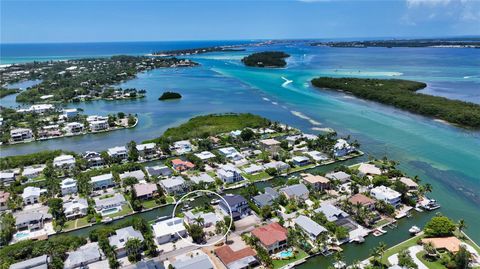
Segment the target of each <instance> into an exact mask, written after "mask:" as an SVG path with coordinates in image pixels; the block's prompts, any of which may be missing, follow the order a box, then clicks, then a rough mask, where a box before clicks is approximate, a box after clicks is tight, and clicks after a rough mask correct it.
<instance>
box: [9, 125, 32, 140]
mask: <svg viewBox="0 0 480 269" xmlns="http://www.w3.org/2000/svg"><path fill="white" fill-rule="evenodd" d="M10 138H11V139H12V141H13V142H21V141H27V140H31V139H33V132H32V130H30V129H28V128H16V129H12V130H10Z"/></svg>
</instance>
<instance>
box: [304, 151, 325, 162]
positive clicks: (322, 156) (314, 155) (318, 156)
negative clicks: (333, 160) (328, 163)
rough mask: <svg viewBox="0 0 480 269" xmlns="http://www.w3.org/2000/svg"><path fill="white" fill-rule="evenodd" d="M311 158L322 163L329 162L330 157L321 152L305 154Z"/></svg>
mask: <svg viewBox="0 0 480 269" xmlns="http://www.w3.org/2000/svg"><path fill="white" fill-rule="evenodd" d="M305 154H307V155H308V156H309V157H310V158H312V159H313V160H314V161H316V162H321V161H325V160H328V156H327V155H326V154H324V153H321V152H320V151H317V150H313V151H308V152H305Z"/></svg>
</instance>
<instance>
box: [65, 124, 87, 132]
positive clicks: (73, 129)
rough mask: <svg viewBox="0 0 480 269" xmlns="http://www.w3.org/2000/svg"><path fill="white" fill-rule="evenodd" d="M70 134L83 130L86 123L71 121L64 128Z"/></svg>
mask: <svg viewBox="0 0 480 269" xmlns="http://www.w3.org/2000/svg"><path fill="white" fill-rule="evenodd" d="M63 129H64V130H65V132H67V133H68V134H79V133H81V132H83V129H84V125H83V124H82V123H80V122H69V123H67V124H66V125H65V127H64V128H63Z"/></svg>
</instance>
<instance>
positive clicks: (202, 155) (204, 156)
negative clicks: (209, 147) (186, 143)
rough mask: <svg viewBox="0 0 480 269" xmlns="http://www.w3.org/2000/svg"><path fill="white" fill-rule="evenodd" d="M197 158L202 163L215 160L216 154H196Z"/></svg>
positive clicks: (203, 152) (204, 152) (208, 152)
mask: <svg viewBox="0 0 480 269" xmlns="http://www.w3.org/2000/svg"><path fill="white" fill-rule="evenodd" d="M195 156H197V157H198V158H199V159H200V160H202V161H206V160H208V159H211V158H215V154H213V153H211V152H210V151H202V152H200V153H195Z"/></svg>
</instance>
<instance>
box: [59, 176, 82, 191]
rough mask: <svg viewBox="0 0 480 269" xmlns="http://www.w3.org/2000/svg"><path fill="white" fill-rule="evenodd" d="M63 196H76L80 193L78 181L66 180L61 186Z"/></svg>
mask: <svg viewBox="0 0 480 269" xmlns="http://www.w3.org/2000/svg"><path fill="white" fill-rule="evenodd" d="M60 189H61V191H62V195H68V194H75V193H77V192H78V187H77V181H76V180H75V179H73V178H66V179H64V180H62V183H61V184H60Z"/></svg>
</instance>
